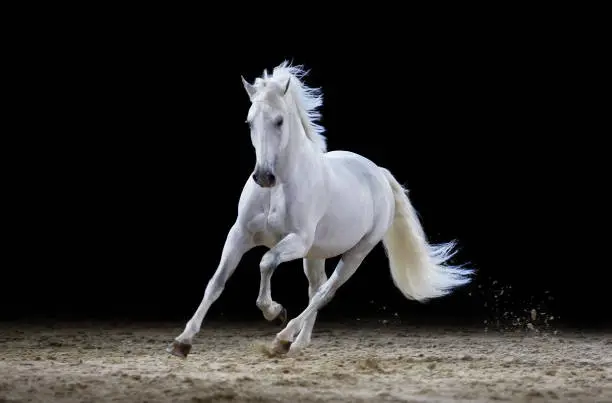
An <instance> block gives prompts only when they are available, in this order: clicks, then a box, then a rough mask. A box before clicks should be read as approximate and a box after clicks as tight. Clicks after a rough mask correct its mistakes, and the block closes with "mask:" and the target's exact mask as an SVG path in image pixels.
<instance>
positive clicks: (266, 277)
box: [257, 233, 312, 326]
mask: <svg viewBox="0 0 612 403" xmlns="http://www.w3.org/2000/svg"><path fill="white" fill-rule="evenodd" d="M311 245H312V240H310V239H308V237H307V236H304V235H299V234H296V233H291V234H289V235H287V236H286V237H285V238H283V239H282V240H281V241H280V242H279V243H277V244H276V245H275V246H274V247H273V248H271V249H270V250H269V251H267V252H266V253H265V254H264V255H263V257H262V258H261V262H260V264H259V269H260V272H261V280H260V283H259V295H258V296H257V307H258V308H259V309H260V310H261V312H262V313H263V315H264V317H265V318H266V319H267V320H274V319H278V320H280V322H281V323H282V325H283V326H284V325H285V323H286V321H287V310H286V309H285V308H283V306H282V305H280V304H279V303H277V302H275V301H273V300H272V291H271V285H270V281H271V279H272V274H274V270H275V269H276V267H278V265H279V264H281V263H283V262H288V261H291V260H295V259H300V258H303V257H304V255H306V253H307V252H308V250H309V249H310V246H311Z"/></svg>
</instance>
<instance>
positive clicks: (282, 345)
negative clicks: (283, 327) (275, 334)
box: [272, 340, 291, 354]
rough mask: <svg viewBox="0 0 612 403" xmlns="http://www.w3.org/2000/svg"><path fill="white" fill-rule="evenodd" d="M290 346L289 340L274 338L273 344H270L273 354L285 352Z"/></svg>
mask: <svg viewBox="0 0 612 403" xmlns="http://www.w3.org/2000/svg"><path fill="white" fill-rule="evenodd" d="M290 347H291V342H290V341H285V340H275V341H274V345H273V346H272V351H273V352H274V354H287V353H288V352H289V348H290Z"/></svg>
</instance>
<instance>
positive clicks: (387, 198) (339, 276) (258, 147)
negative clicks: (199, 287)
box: [167, 62, 472, 358]
mask: <svg viewBox="0 0 612 403" xmlns="http://www.w3.org/2000/svg"><path fill="white" fill-rule="evenodd" d="M305 75H306V71H305V70H304V69H303V68H302V66H292V65H290V64H289V63H287V62H283V63H282V64H280V65H279V66H277V67H276V68H274V71H273V73H272V74H271V75H268V74H267V72H264V75H263V76H262V77H261V78H257V79H256V80H255V82H254V83H253V84H249V83H248V82H247V81H246V80H245V79H244V78H242V82H243V85H244V89H245V90H246V92H247V94H248V96H249V98H250V101H251V106H250V108H249V111H248V115H247V119H246V121H247V123H248V125H249V127H250V135H251V142H252V144H253V147H254V148H255V155H256V165H255V170H254V172H253V174H252V175H250V176H249V178H248V179H247V181H246V184H245V185H244V188H243V191H242V194H241V196H240V200H239V203H238V214H237V218H236V221H235V222H234V224H233V226H232V227H231V229H230V230H229V233H228V235H227V239H226V241H225V245H224V246H223V251H222V253H221V260H220V263H219V266H218V268H217V270H216V272H215V273H214V275H213V276H212V278H211V279H210V281H209V282H208V285H207V286H206V291H205V292H204V298H203V299H202V302H201V303H200V305H199V307H198V309H197V310H196V312H195V314H194V315H193V317H192V318H191V320H189V322H188V323H187V325H186V327H185V330H184V331H183V332H182V333H181V334H180V335H179V336H178V337H177V338H176V339H175V340H174V341H173V343H172V344H171V345H170V346H169V347H168V348H167V351H168V352H169V353H171V354H174V355H177V356H179V357H183V358H184V357H186V356H187V355H188V354H189V351H190V350H191V346H192V343H193V339H194V336H195V335H196V334H197V333H198V332H199V330H200V326H201V325H202V321H203V319H204V317H205V315H206V313H207V312H208V309H209V308H210V306H211V304H212V303H213V302H214V301H216V300H217V298H219V296H220V294H221V292H222V291H223V288H224V286H225V283H226V281H227V280H228V278H229V277H230V276H231V275H232V273H233V272H234V270H235V269H236V267H237V265H238V263H239V262H240V260H241V259H242V256H243V255H244V253H246V252H247V251H248V250H250V249H251V248H253V247H255V246H259V245H265V246H266V247H268V248H269V250H268V251H267V252H266V253H265V254H264V255H263V258H262V259H261V263H260V265H259V267H260V270H261V282H260V286H259V296H258V297H257V306H258V307H259V309H261V311H262V312H263V315H264V317H265V318H266V319H267V320H274V319H277V318H280V319H281V320H283V323H284V322H285V321H286V318H287V312H286V310H285V309H284V308H283V307H282V306H281V305H280V304H279V303H277V302H275V301H273V300H272V297H271V291H270V279H271V277H272V274H273V272H274V270H275V269H276V267H277V266H278V265H279V264H281V263H283V262H288V261H291V260H294V259H302V260H303V265H304V273H305V274H306V277H307V278H308V282H309V288H308V293H309V299H310V301H309V304H308V306H307V307H306V309H304V311H303V312H302V313H301V314H299V315H298V316H297V317H295V318H293V319H292V320H290V321H289V323H286V326H285V328H284V329H282V330H281V331H280V332H279V333H278V334H277V335H276V338H275V340H274V343H273V344H272V348H273V350H274V351H276V352H279V353H295V352H297V351H300V350H301V349H303V348H304V347H306V346H307V345H308V344H309V343H310V338H311V334H312V329H313V326H314V323H315V320H316V317H317V312H318V311H319V310H320V309H321V308H322V307H323V306H324V305H325V304H327V303H328V302H329V301H330V300H331V299H332V297H333V296H334V294H335V292H336V290H337V289H338V288H339V287H340V286H341V285H342V284H344V283H345V282H346V281H347V280H348V279H349V278H350V277H351V276H352V275H353V274H354V273H355V271H356V270H357V268H358V267H359V266H360V264H361V262H362V261H363V259H364V258H365V257H366V256H367V255H368V254H369V253H370V251H371V250H372V249H373V248H374V247H375V246H376V245H377V244H378V243H379V242H381V241H382V243H383V246H384V248H385V251H386V253H387V256H388V260H389V266H390V270H391V276H392V279H393V282H394V284H395V285H396V286H397V288H398V289H399V290H400V291H401V292H402V293H403V295H404V296H405V297H406V298H409V299H412V300H417V301H426V300H428V299H431V298H437V297H441V296H443V295H446V294H448V293H449V292H451V290H453V289H454V288H456V287H458V286H461V285H464V284H467V283H468V282H469V281H470V275H471V274H472V270H469V269H466V268H463V267H458V266H451V265H449V264H447V262H448V260H449V259H450V258H451V257H452V256H453V254H454V253H455V248H454V247H455V242H454V241H451V242H448V243H443V244H439V245H432V244H429V243H428V241H427V240H426V236H425V234H424V231H423V228H422V226H421V224H420V222H419V220H418V217H417V214H416V212H415V209H414V208H413V206H412V204H411V202H410V200H409V198H408V195H407V192H406V190H405V189H404V188H403V187H402V185H400V183H399V182H398V181H397V180H396V179H395V178H394V176H393V175H392V174H391V172H389V170H387V169H385V168H383V167H380V166H378V165H376V164H375V163H374V162H372V161H370V160H369V159H367V158H365V157H363V156H361V155H358V154H355V153H352V152H348V151H330V152H328V151H327V146H326V139H325V137H324V136H323V130H324V129H323V127H322V126H321V125H320V124H318V123H317V120H318V119H319V118H320V112H319V111H318V108H319V107H320V106H321V105H322V93H321V91H320V89H318V88H309V87H308V86H306V85H305V84H304V83H303V81H302V79H303V77H304V76H305ZM339 255H340V256H341V259H340V261H339V263H338V265H337V266H336V268H335V270H334V272H333V274H332V275H331V276H330V277H329V278H327V276H326V273H325V259H329V258H332V257H335V256H339Z"/></svg>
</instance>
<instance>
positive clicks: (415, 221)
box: [382, 168, 473, 302]
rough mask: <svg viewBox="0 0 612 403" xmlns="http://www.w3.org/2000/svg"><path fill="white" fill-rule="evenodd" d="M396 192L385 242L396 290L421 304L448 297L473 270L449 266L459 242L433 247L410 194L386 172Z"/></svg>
mask: <svg viewBox="0 0 612 403" xmlns="http://www.w3.org/2000/svg"><path fill="white" fill-rule="evenodd" d="M382 170H383V172H384V173H385V176H386V177H387V180H388V181H389V183H390V184H391V188H392V189H393V196H394V198H395V217H394V219H393V224H392V225H391V227H390V228H389V231H388V232H387V234H386V235H385V237H384V238H383V245H384V247H385V251H386V253H387V256H388V258H389V264H390V266H391V277H392V278H393V282H394V283H395V285H396V287H397V288H398V289H399V290H400V291H401V292H402V293H403V294H404V296H405V297H406V298H408V299H412V300H417V301H420V302H424V301H427V300H428V299H431V298H437V297H441V296H444V295H447V294H449V293H450V292H451V290H452V289H453V288H456V287H459V286H462V285H464V284H467V283H469V282H470V278H469V275H470V274H472V272H473V271H472V270H468V269H464V268H461V267H457V266H449V265H447V264H445V263H446V262H447V261H448V260H449V259H450V258H451V257H452V256H453V255H454V254H455V250H454V248H455V242H454V241H452V242H448V243H444V244H439V245H430V244H428V243H427V239H426V236H425V233H424V231H423V228H422V226H421V223H420V222H419V218H418V217H417V214H416V211H415V209H414V207H413V206H412V204H411V203H410V200H409V199H408V195H407V192H406V190H405V189H404V188H403V187H402V185H400V184H399V183H398V182H397V180H396V179H395V178H394V177H393V175H392V174H391V172H389V170H387V169H385V168H382Z"/></svg>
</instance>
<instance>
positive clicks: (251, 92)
mask: <svg viewBox="0 0 612 403" xmlns="http://www.w3.org/2000/svg"><path fill="white" fill-rule="evenodd" d="M240 78H241V79H242V85H243V86H244V89H245V90H246V92H247V94H249V98H250V99H252V98H253V95H255V87H254V86H252V85H251V84H249V83H248V82H247V80H245V79H244V77H243V76H240Z"/></svg>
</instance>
